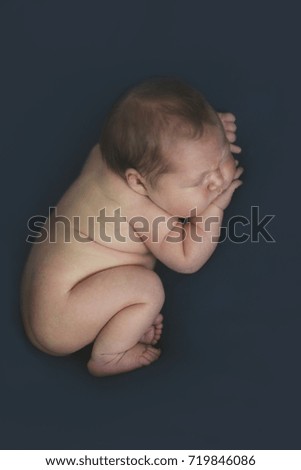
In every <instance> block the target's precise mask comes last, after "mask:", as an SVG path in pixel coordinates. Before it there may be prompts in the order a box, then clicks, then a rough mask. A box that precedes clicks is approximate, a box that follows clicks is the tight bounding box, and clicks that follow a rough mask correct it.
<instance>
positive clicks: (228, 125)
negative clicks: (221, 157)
mask: <svg viewBox="0 0 301 470" xmlns="http://www.w3.org/2000/svg"><path fill="white" fill-rule="evenodd" d="M217 114H218V116H219V118H220V120H221V121H222V123H223V126H224V129H225V132H226V137H227V139H228V140H229V142H230V150H231V152H232V153H240V152H241V147H239V146H238V145H234V144H233V143H232V142H235V141H236V134H235V131H236V129H237V126H236V124H234V122H235V120H236V117H235V116H234V114H232V113H217Z"/></svg>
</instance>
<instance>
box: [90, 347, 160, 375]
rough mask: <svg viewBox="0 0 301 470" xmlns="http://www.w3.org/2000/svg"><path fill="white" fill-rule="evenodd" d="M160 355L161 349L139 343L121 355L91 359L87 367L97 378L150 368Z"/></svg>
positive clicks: (105, 355)
mask: <svg viewBox="0 0 301 470" xmlns="http://www.w3.org/2000/svg"><path fill="white" fill-rule="evenodd" d="M160 354H161V350H160V349H157V348H153V346H151V345H149V344H142V343H137V344H136V346H133V347H132V348H131V349H128V350H127V351H124V352H121V353H115V354H101V355H100V356H98V357H97V358H93V359H92V358H91V359H90V360H89V362H88V364H87V366H88V370H89V372H90V373H91V374H92V375H96V376H97V377H102V376H104V375H115V374H121V373H122V372H129V371H131V370H134V369H138V368H139V367H142V366H148V365H149V364H151V363H152V362H154V361H155V360H156V359H158V358H159V356H160Z"/></svg>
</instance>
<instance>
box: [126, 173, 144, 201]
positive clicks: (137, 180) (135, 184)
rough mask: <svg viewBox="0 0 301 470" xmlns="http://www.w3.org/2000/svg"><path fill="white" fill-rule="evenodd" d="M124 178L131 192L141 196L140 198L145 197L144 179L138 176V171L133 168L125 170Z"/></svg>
mask: <svg viewBox="0 0 301 470" xmlns="http://www.w3.org/2000/svg"><path fill="white" fill-rule="evenodd" d="M125 178H126V181H127V184H128V185H129V186H130V188H132V189H133V191H135V192H136V193H138V194H141V195H142V196H147V189H146V187H145V178H143V176H141V175H140V173H139V171H137V170H135V169H134V168H127V170H126V171H125Z"/></svg>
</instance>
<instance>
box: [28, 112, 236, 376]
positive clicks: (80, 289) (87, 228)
mask: <svg viewBox="0 0 301 470" xmlns="http://www.w3.org/2000/svg"><path fill="white" fill-rule="evenodd" d="M220 117H221V120H222V122H223V126H224V129H225V133H226V136H227V139H228V140H227V139H225V134H224V133H222V132H221V131H220V130H219V129H218V128H209V127H208V129H207V132H206V134H205V136H204V137H202V140H201V141H198V142H195V141H194V142H187V141H186V142H179V143H177V145H176V146H175V148H173V149H171V153H170V155H169V158H173V159H174V162H175V171H174V173H172V174H167V175H162V178H160V180H159V184H158V186H157V187H156V189H153V188H151V187H150V186H149V185H148V182H147V180H146V179H145V178H143V177H142V176H141V175H140V174H139V173H138V172H137V171H136V170H134V169H128V170H127V171H126V174H125V176H126V180H124V179H122V178H121V177H119V176H117V175H116V174H114V173H113V172H112V171H111V170H110V169H109V168H108V167H107V166H106V164H105V163H104V161H103V160H102V156H101V153H100V149H99V146H98V145H96V146H95V147H94V148H93V149H92V150H91V152H90V154H89V156H88V158H87V161H86V163H85V165H84V167H83V169H82V172H81V173H80V175H79V177H78V178H77V179H76V180H75V181H74V183H73V184H72V185H71V187H70V188H69V189H68V190H67V191H66V193H65V194H64V195H63V197H62V198H61V199H60V201H59V202H58V204H57V206H56V214H55V215H53V214H52V215H51V216H50V217H49V218H48V220H47V222H46V224H45V228H46V229H47V230H48V234H49V233H50V232H52V233H54V232H53V231H52V230H56V233H55V235H56V236H55V243H54V242H51V240H50V239H49V237H48V238H47V239H45V240H44V241H42V242H40V243H38V244H34V245H33V246H32V249H31V252H30V255H29V257H28V260H27V263H26V266H25V269H24V272H23V277H22V286H21V310H22V317H23V323H24V327H25V331H26V333H27V335H28V337H29V339H30V340H31V342H32V344H33V345H35V346H36V347H37V348H39V349H40V350H42V351H44V352H46V353H48V354H52V355H67V354H71V353H73V352H75V351H77V350H79V349H81V348H82V347H84V346H86V345H87V344H90V343H93V348H92V353H91V358H90V360H89V362H88V364H87V367H88V370H89V372H90V373H91V374H93V375H95V376H104V375H112V374H118V373H123V372H128V371H131V370H134V369H136V368H139V367H142V366H145V365H149V364H151V363H152V362H154V361H155V360H157V359H158V358H159V356H160V354H161V350H160V349H159V348H157V347H155V345H156V344H157V342H158V340H159V339H160V336H161V334H162V329H163V316H162V313H161V309H162V306H163V304H164V300H165V294H164V289H163V285H162V282H161V280H160V278H159V276H158V275H157V274H156V273H155V272H154V267H155V262H156V259H159V260H160V261H162V262H163V263H164V264H166V265H167V266H169V267H170V268H171V269H174V270H176V271H178V272H184V273H191V272H195V271H197V270H198V269H200V267H201V266H202V265H203V264H204V263H205V262H206V261H207V260H208V258H209V257H210V256H211V254H212V253H213V251H214V249H215V247H216V243H213V242H212V236H214V235H218V232H219V227H220V224H221V222H222V216H223V210H224V209H225V208H226V207H227V205H228V204H229V203H230V200H231V197H232V194H233V192H234V191H235V189H236V188H237V187H238V186H239V185H240V184H241V181H240V180H239V177H240V175H241V173H242V168H237V164H236V162H235V160H234V158H233V156H232V154H231V151H230V150H232V152H234V153H239V152H240V150H241V149H240V148H239V147H237V146H235V145H234V144H233V142H234V141H235V130H236V126H235V124H234V120H235V118H234V116H233V115H231V114H230V113H227V114H220ZM183 152H185V156H186V158H185V159H183V158H181V159H179V158H178V157H179V154H181V153H183ZM201 156H202V158H201ZM192 169H193V171H192ZM197 175H198V177H200V180H199V182H198V181H197V182H196V181H193V180H194V179H195V177H196V176H197ZM102 208H105V210H106V212H105V215H104V214H102V213H100V210H101V209H102ZM116 209H120V212H121V216H125V219H126V220H125V221H124V222H123V223H122V224H121V226H120V231H119V232H118V233H119V235H122V236H124V238H125V240H124V241H123V240H121V239H120V236H119V237H118V236H117V235H118V234H117V232H116V225H115V224H113V223H110V222H109V223H108V222H107V220H106V221H105V216H107V217H108V216H113V215H114V211H115V210H116ZM193 209H196V213H195V217H197V216H198V215H200V214H202V215H203V216H204V215H205V216H212V215H215V216H217V217H218V218H219V222H218V223H217V224H214V227H212V229H211V230H210V231H209V232H208V231H207V232H205V231H204V223H203V222H202V223H200V222H199V221H197V220H196V218H195V217H194V216H193V215H192V213H191V211H192V210H193ZM141 214H143V215H144V217H145V218H146V219H147V220H148V221H149V222H150V230H145V229H141V227H140V226H138V227H137V226H136V223H135V222H133V221H132V220H131V219H133V217H137V216H139V215H141ZM59 216H65V217H66V218H68V219H69V220H70V221H71V222H70V225H69V228H68V229H67V230H66V231H65V230H64V226H63V224H62V223H60V222H59V221H58V219H57V217H59ZM74 216H79V221H80V225H78V224H77V225H76V223H75V219H74ZM91 216H93V219H92V224H91V223H89V222H88V217H91ZM189 216H190V217H191V219H190V222H189V223H188V224H186V225H185V226H183V224H181V223H180V222H179V221H178V217H189ZM97 217H99V219H98V220H97ZM156 217H162V220H163V219H164V221H162V222H161V223H160V224H159V227H158V231H157V235H158V242H154V237H153V235H154V234H153V224H152V223H153V221H154V219H155V218H156ZM170 218H173V219H174V220H175V224H174V227H180V228H181V230H182V235H184V234H185V233H186V235H189V232H190V231H191V230H192V227H195V229H196V231H197V233H198V234H202V235H203V236H204V242H203V243H199V242H195V241H193V240H192V239H191V238H190V237H189V236H187V237H185V240H184V239H181V240H179V241H177V243H170V242H168V241H167V240H166V239H167V237H168V236H169V235H170V236H172V235H175V233H174V231H173V230H171V229H170V226H169V225H168V224H167V221H168V219H170ZM105 222H106V223H105ZM104 227H105V235H106V237H104V236H103V235H102V233H103V232H100V228H104ZM66 235H67V236H68V235H70V241H68V243H66V242H65V241H66ZM145 236H146V237H145ZM79 237H82V240H81V241H79ZM83 240H85V241H84V242H83Z"/></svg>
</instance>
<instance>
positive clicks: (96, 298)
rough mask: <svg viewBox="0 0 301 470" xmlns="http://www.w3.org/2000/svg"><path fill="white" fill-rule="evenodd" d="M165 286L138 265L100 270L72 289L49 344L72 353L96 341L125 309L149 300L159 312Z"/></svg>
mask: <svg viewBox="0 0 301 470" xmlns="http://www.w3.org/2000/svg"><path fill="white" fill-rule="evenodd" d="M164 298H165V296H164V289H163V286H162V282H161V280H160V278H159V276H158V275H157V274H156V273H155V272H154V271H152V270H150V269H147V268H144V267H143V266H139V265H126V266H118V267H114V268H110V269H106V270H104V271H101V272H97V273H95V274H93V275H91V276H89V277H88V278H86V279H84V280H82V281H80V282H79V283H78V284H76V285H75V286H74V287H73V288H72V289H71V291H70V292H69V294H68V296H67V298H66V300H65V301H64V304H63V306H62V309H60V314H59V315H57V314H56V315H55V317H56V318H55V327H54V330H53V333H52V334H51V335H50V337H49V338H48V340H49V343H50V344H47V345H46V347H47V348H48V349H49V348H51V349H52V350H53V351H54V353H55V354H69V353H72V352H74V351H77V350H78V349H80V348H82V347H84V346H85V345H87V344H89V343H91V342H93V341H94V339H95V338H96V336H97V335H98V333H99V331H100V330H101V329H102V328H103V327H104V325H105V324H106V323H107V322H108V321H109V320H110V319H111V318H112V316H114V315H115V314H116V313H117V312H119V311H120V310H122V309H123V308H125V307H127V306H129V305H133V304H136V303H143V302H148V303H151V304H153V306H154V308H157V309H158V312H159V311H160V309H161V307H162V304H163V303H164Z"/></svg>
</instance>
